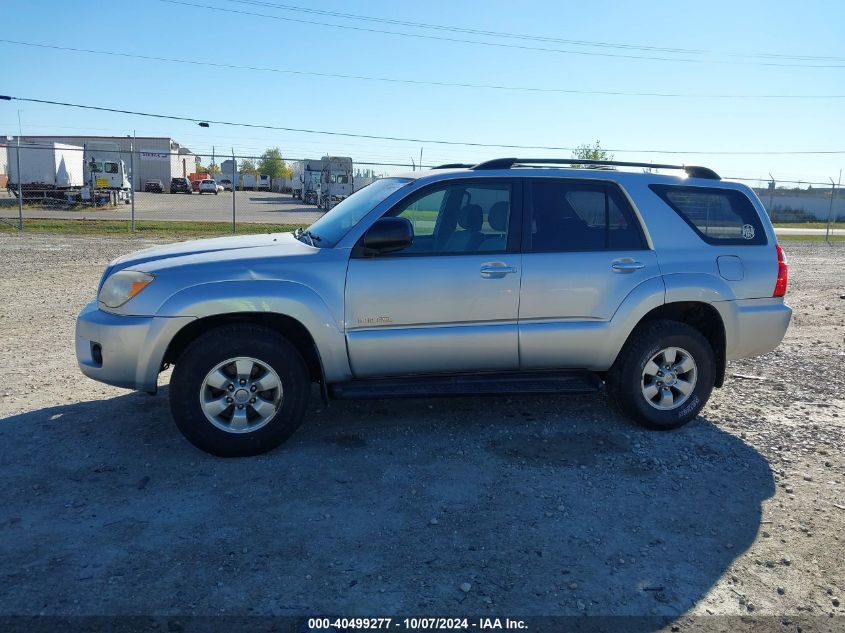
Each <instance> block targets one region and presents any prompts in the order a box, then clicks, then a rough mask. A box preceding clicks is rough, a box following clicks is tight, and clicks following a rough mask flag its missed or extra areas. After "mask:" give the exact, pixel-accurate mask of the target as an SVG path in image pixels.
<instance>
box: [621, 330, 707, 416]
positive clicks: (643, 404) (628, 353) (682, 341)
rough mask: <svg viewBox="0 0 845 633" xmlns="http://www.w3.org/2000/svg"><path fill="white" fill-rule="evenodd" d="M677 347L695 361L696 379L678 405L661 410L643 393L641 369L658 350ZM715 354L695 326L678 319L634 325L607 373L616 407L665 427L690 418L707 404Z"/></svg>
mask: <svg viewBox="0 0 845 633" xmlns="http://www.w3.org/2000/svg"><path fill="white" fill-rule="evenodd" d="M667 347H680V348H682V349H684V350H686V351H688V352H689V353H690V355H691V356H692V358H693V360H694V361H695V364H696V370H697V380H696V383H695V387H694V389H693V391H692V393H690V395H689V397H688V398H687V399H686V400H685V401H684V402H683V403H681V404H680V405H678V408H675V409H669V410H661V409H657V408H655V407H654V406H652V405H651V404H649V402H648V400H647V399H646V396H645V395H643V388H642V386H643V382H642V381H643V370H644V369H645V366H646V364H647V363H648V362H649V360H651V359H652V357H653V356H654V355H655V354H657V353H658V352H659V351H660V350H662V349H665V348H667ZM715 367H716V355H715V353H714V352H713V348H712V347H711V346H710V343H709V342H708V341H707V339H706V338H704V335H702V334H701V332H699V331H698V330H696V329H695V328H694V327H692V326H690V325H687V324H686V323H680V322H678V321H669V320H660V321H652V322H650V323H647V324H645V325H644V326H642V327H640V328H637V329H636V330H634V332H633V333H632V334H631V336H630V337H629V338H628V342H627V343H626V344H625V347H624V348H623V349H622V351H621V352H620V354H619V357H618V358H617V359H616V362H615V363H614V365H613V368H612V369H611V371H610V373H609V375H608V383H609V384H608V387H609V391H610V395H611V396H612V397H613V399H614V400H615V402H616V405H617V406H618V407H619V409H620V410H621V411H622V412H623V413H624V414H625V415H626V416H628V417H630V418H632V419H633V420H635V421H637V422H638V423H639V424H641V425H642V426H644V427H646V428H649V429H654V430H658V431H668V430H671V429H676V428H678V427H681V426H683V425H684V424H686V423H687V422H689V421H691V420H693V419H694V418H695V417H696V416H697V415H698V414H699V412H700V411H701V409H703V408H704V405H705V404H707V399H708V398H709V397H710V392H711V391H712V390H713V381H714V378H715Z"/></svg>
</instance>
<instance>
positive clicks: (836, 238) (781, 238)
mask: <svg viewBox="0 0 845 633" xmlns="http://www.w3.org/2000/svg"><path fill="white" fill-rule="evenodd" d="M824 241H825V239H824V235H778V242H824ZM830 241H831V242H845V235H831V236H830Z"/></svg>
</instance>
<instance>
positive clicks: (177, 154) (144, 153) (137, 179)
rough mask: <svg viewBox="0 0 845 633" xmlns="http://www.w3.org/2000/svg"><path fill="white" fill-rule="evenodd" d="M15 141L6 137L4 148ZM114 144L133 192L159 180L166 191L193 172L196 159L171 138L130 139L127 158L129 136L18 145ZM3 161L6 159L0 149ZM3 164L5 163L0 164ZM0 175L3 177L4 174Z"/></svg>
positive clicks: (33, 139)
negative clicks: (129, 173) (121, 154)
mask: <svg viewBox="0 0 845 633" xmlns="http://www.w3.org/2000/svg"><path fill="white" fill-rule="evenodd" d="M17 141H18V137H17V136H12V137H8V138H7V140H6V144H8V145H14V144H15V143H17ZM102 142H107V143H116V144H117V145H118V147H119V148H120V151H121V152H124V153H125V156H124V158H123V161H124V162H125V163H126V167H127V169H129V167H130V165H131V166H132V167H133V174H132V186H133V188H134V189H135V190H136V191H142V190H143V189H144V182H145V181H147V180H152V179H155V180H161V182H162V184H163V185H164V186H165V187H167V186H168V185H169V184H170V179H171V178H179V177H187V176H188V175H189V174H192V173H194V172H195V171H196V164H197V157H196V156H194V154H193V153H192V152H191V150H189V149H188V148H187V147H184V146H182V145H181V144H180V143H177V142H176V141H174V140H173V139H172V138H168V137H161V136H138V137H136V138H135V139H134V143H135V151H134V156H132V155H131V150H132V143H133V139H132V137H131V136H30V135H26V134H25V135H23V136H21V143H33V144H36V145H37V144H42V143H43V144H48V143H66V144H68V145H78V146H79V147H84V146H85V144H86V143H102ZM2 154H3V159H5V156H6V150H5V147H4V148H3V152H2ZM0 162H5V160H0ZM3 173H7V172H6V171H5V170H4V171H3Z"/></svg>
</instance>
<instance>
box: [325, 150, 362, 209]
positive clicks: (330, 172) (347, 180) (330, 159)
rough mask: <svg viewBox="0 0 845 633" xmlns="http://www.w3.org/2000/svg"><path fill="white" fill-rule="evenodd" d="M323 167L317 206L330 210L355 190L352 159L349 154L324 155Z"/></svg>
mask: <svg viewBox="0 0 845 633" xmlns="http://www.w3.org/2000/svg"><path fill="white" fill-rule="evenodd" d="M321 167H322V169H321V171H320V190H319V192H318V196H317V207H318V208H320V209H325V210H326V211H328V210H329V209H331V208H332V206H334V204H335V203H337V202H340V201H341V200H343V199H345V198H347V197H348V196H351V195H352V193H353V192H354V191H355V183H354V178H353V175H352V159H351V158H349V157H348V156H323V159H322V161H321Z"/></svg>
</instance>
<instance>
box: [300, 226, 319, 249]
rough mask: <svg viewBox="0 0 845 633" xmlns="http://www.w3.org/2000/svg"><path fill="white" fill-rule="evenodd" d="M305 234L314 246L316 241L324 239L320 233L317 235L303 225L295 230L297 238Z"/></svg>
mask: <svg viewBox="0 0 845 633" xmlns="http://www.w3.org/2000/svg"><path fill="white" fill-rule="evenodd" d="M303 235H304V236H305V237H307V238H308V241H309V242H310V244H311V246H314V242H322V241H323V238H321V237H320V236H319V235H315V234H314V233H312V232H311V231H308V230H306V229H303V228H302V227H300V228H298V229H296V230H295V231H294V232H293V236H294V237H295V238H296V239H299V238H301V237H302V236H303Z"/></svg>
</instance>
